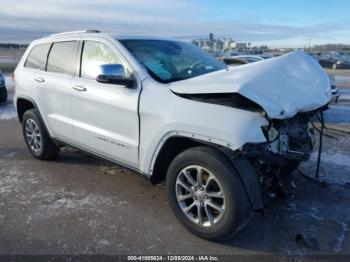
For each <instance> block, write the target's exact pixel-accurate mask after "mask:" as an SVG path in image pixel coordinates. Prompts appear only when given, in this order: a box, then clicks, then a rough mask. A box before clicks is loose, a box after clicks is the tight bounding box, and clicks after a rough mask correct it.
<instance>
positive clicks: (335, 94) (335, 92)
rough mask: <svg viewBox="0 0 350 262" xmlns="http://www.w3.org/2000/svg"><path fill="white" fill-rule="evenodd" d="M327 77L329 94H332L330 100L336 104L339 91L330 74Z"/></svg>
mask: <svg viewBox="0 0 350 262" xmlns="http://www.w3.org/2000/svg"><path fill="white" fill-rule="evenodd" d="M328 77H329V81H330V83H331V93H332V100H333V101H334V102H335V103H337V102H338V98H339V95H340V93H339V90H338V88H337V82H336V80H335V77H334V75H332V74H328Z"/></svg>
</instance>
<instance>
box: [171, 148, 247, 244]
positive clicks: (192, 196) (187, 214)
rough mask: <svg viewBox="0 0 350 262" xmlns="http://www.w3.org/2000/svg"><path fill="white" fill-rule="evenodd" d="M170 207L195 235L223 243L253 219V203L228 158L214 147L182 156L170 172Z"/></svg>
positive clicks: (187, 152) (197, 149) (172, 165)
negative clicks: (251, 215) (250, 218)
mask: <svg viewBox="0 0 350 262" xmlns="http://www.w3.org/2000/svg"><path fill="white" fill-rule="evenodd" d="M167 186H168V197H169V202H170V206H171V208H172V210H173V212H174V213H175V215H176V217H177V218H178V220H179V221H180V222H181V223H182V224H183V225H184V226H185V227H186V228H187V229H189V230H190V231H191V232H192V233H194V234H196V235H198V236H200V237H203V238H206V239H209V240H220V239H224V238H227V237H229V236H231V235H232V234H233V233H235V232H236V231H237V229H238V228H240V226H241V225H243V224H245V222H247V221H248V218H249V217H250V210H251V207H250V203H249V200H248V197H247V194H246V192H245V190H244V188H243V185H242V183H241V181H240V178H239V176H238V174H237V172H236V170H235V169H234V167H233V165H232V163H231V162H230V161H229V160H228V159H227V157H226V156H225V155H224V154H223V153H221V152H220V151H217V150H216V149H213V148H210V147H196V148H191V149H188V150H186V151H184V152H183V153H181V154H179V155H178V156H177V157H176V158H175V159H174V160H173V162H172V163H171V165H170V167H169V169H168V172H167Z"/></svg>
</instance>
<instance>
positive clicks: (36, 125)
mask: <svg viewBox="0 0 350 262" xmlns="http://www.w3.org/2000/svg"><path fill="white" fill-rule="evenodd" d="M22 132H23V137H24V141H25V142H26V145H27V147H28V149H29V151H30V153H31V154H32V155H33V156H34V157H35V158H37V159H40V160H52V159H55V158H56V157H57V155H58V153H59V148H58V147H57V146H56V145H55V144H54V143H53V142H52V140H51V138H50V136H49V135H48V133H47V132H46V128H45V126H44V124H43V123H42V121H41V120H40V118H39V114H38V111H37V110H36V109H30V110H28V111H26V112H25V113H24V115H23V118H22Z"/></svg>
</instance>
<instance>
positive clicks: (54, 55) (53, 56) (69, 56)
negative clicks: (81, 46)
mask: <svg viewBox="0 0 350 262" xmlns="http://www.w3.org/2000/svg"><path fill="white" fill-rule="evenodd" d="M77 47H78V42H77V41H69V42H57V43H53V46H52V48H51V51H50V54H49V58H48V61H47V72H53V73H60V74H68V75H73V74H74V71H75V60H76V54H77Z"/></svg>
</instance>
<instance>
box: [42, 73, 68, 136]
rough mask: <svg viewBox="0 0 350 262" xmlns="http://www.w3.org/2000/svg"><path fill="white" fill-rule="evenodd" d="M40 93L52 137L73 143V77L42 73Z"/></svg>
mask: <svg viewBox="0 0 350 262" xmlns="http://www.w3.org/2000/svg"><path fill="white" fill-rule="evenodd" d="M40 77H41V78H43V79H44V82H43V83H41V84H40V87H39V88H40V92H38V96H39V101H40V106H41V110H42V111H43V112H42V113H43V114H44V115H45V117H46V122H47V125H48V128H49V130H51V135H52V136H53V137H56V138H63V139H65V140H69V141H71V140H72V139H73V136H74V134H73V127H72V110H71V96H70V94H71V87H72V80H73V77H72V76H66V75H59V74H53V73H45V72H42V73H41V74H40Z"/></svg>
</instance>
